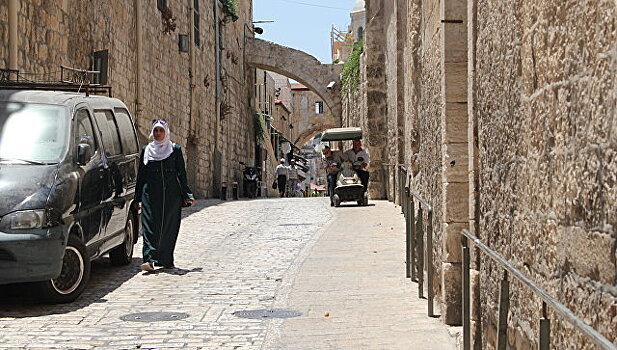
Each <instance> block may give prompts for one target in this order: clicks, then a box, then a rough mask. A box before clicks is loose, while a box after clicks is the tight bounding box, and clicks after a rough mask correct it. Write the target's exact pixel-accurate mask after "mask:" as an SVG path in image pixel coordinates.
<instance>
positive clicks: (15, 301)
mask: <svg viewBox="0 0 617 350" xmlns="http://www.w3.org/2000/svg"><path fill="white" fill-rule="evenodd" d="M140 264H141V259H140V258H133V260H132V262H131V263H130V264H129V265H126V266H112V265H111V263H110V261H109V258H100V259H97V260H95V261H93V262H92V270H91V274H90V280H89V281H88V285H87V286H86V289H85V290H84V292H83V293H82V295H81V296H80V297H79V298H78V299H77V300H76V301H74V302H72V303H68V304H56V305H46V304H42V303H41V301H40V300H39V299H38V298H37V296H36V294H35V292H34V288H33V285H32V284H31V283H22V284H8V285H2V286H0V317H14V318H25V317H37V316H44V315H53V314H64V313H68V312H71V311H76V310H79V309H82V308H84V307H86V306H88V305H90V304H94V303H105V302H107V299H105V296H106V295H107V294H109V293H110V292H113V291H114V290H116V289H117V288H118V287H120V286H121V285H122V284H123V283H125V282H126V281H128V280H129V279H131V278H132V277H133V276H135V275H136V274H138V273H139V272H140V271H141V270H140V267H139V265H140Z"/></svg>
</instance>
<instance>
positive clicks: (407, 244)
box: [401, 191, 413, 278]
mask: <svg viewBox="0 0 617 350" xmlns="http://www.w3.org/2000/svg"><path fill="white" fill-rule="evenodd" d="M408 199H409V198H408V196H407V191H404V192H403V193H402V197H401V203H402V204H403V205H404V206H405V277H406V278H409V277H411V228H410V225H409V223H410V222H411V218H412V217H413V214H412V215H409V201H408Z"/></svg>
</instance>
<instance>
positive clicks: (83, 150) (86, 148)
mask: <svg viewBox="0 0 617 350" xmlns="http://www.w3.org/2000/svg"><path fill="white" fill-rule="evenodd" d="M90 158H92V147H90V145H89V144H87V143H80V144H79V145H77V164H79V165H86V164H87V163H88V161H89V160H90Z"/></svg>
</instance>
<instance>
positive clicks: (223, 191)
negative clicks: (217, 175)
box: [221, 183, 227, 200]
mask: <svg viewBox="0 0 617 350" xmlns="http://www.w3.org/2000/svg"><path fill="white" fill-rule="evenodd" d="M221 200H227V184H226V183H223V185H222V186H221Z"/></svg>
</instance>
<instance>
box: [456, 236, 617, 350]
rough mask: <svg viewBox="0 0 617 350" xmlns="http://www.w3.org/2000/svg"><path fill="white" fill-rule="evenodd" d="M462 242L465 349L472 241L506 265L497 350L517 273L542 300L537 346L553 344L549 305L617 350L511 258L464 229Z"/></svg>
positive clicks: (542, 348) (601, 343)
mask: <svg viewBox="0 0 617 350" xmlns="http://www.w3.org/2000/svg"><path fill="white" fill-rule="evenodd" d="M461 234H462V236H461V245H462V250H463V349H464V350H469V349H470V346H471V334H470V333H471V313H470V305H471V295H470V294H471V292H470V289H469V287H470V275H469V271H470V255H469V254H470V252H469V240H471V243H472V244H473V245H474V246H475V247H477V248H478V249H479V250H480V251H481V252H482V253H484V254H486V255H488V257H489V258H491V259H492V260H493V261H494V262H496V263H497V264H498V265H500V266H501V267H502V268H503V278H502V280H501V284H500V289H499V312H498V317H499V318H498V322H497V327H498V328H497V332H498V333H497V347H496V348H497V349H498V350H505V349H506V344H507V336H508V324H507V320H508V311H509V307H510V300H509V290H510V282H509V280H508V276H509V275H512V276H514V277H515V278H516V279H517V280H518V281H519V282H521V283H522V284H523V285H525V286H526V287H528V288H529V289H531V291H532V292H533V293H534V294H535V295H537V296H539V297H540V298H541V299H542V318H541V319H540V322H539V328H540V334H539V339H538V349H539V350H548V349H549V346H550V327H551V321H550V319H549V318H548V315H547V307H548V306H550V307H551V308H552V310H553V311H554V312H556V313H557V314H559V315H560V316H561V317H563V318H564V319H565V320H566V321H568V322H569V323H570V324H571V325H572V326H574V327H575V328H576V329H578V330H579V331H580V332H581V333H583V334H584V335H586V336H587V337H588V338H589V339H590V340H591V341H592V342H593V343H594V344H595V345H596V346H597V347H598V348H599V349H605V350H617V346H615V345H614V344H613V343H611V342H610V341H609V340H608V339H606V338H605V337H604V336H602V335H601V334H600V333H598V331H596V330H595V329H593V328H592V327H591V326H589V325H588V324H586V323H585V322H583V321H582V320H581V319H580V318H578V317H576V315H574V313H572V311H570V309H568V308H567V307H566V306H565V305H563V304H561V303H560V302H558V301H557V300H556V299H554V298H553V297H551V296H550V295H549V294H548V293H547V292H546V291H544V290H543V289H542V288H540V287H539V286H538V285H537V284H536V283H534V282H533V281H532V280H530V279H529V278H528V277H527V276H525V275H524V274H523V273H522V272H521V271H520V270H518V269H517V268H516V267H514V266H513V265H512V264H511V263H510V262H509V261H508V260H506V259H505V258H504V257H502V256H501V255H499V254H498V253H497V252H495V251H494V250H492V249H491V248H489V247H488V246H487V245H486V244H484V242H482V241H481V240H480V239H479V238H478V237H476V236H474V235H473V234H472V233H471V232H469V231H468V230H466V229H464V230H462V231H461Z"/></svg>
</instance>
